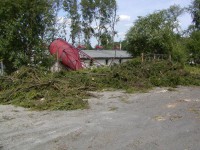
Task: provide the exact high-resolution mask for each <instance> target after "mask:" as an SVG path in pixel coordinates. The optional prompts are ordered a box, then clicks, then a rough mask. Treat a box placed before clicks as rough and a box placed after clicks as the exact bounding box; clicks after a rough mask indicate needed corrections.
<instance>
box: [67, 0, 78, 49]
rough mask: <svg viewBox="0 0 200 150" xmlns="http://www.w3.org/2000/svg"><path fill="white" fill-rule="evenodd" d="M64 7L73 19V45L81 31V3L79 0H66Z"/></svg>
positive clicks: (71, 27)
mask: <svg viewBox="0 0 200 150" xmlns="http://www.w3.org/2000/svg"><path fill="white" fill-rule="evenodd" d="M63 8H64V10H65V11H66V12H67V15H68V17H69V18H70V19H71V24H70V29H71V35H70V37H71V40H72V45H74V44H75V42H76V41H75V40H76V38H77V37H78V35H79V34H80V32H81V27H80V14H79V12H78V10H79V4H78V1H77V0H64V1H63Z"/></svg>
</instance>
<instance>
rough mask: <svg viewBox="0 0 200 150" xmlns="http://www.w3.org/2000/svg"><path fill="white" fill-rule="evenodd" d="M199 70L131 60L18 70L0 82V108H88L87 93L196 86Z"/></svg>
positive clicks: (164, 63)
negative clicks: (53, 69)
mask: <svg viewBox="0 0 200 150" xmlns="http://www.w3.org/2000/svg"><path fill="white" fill-rule="evenodd" d="M199 70H200V69H199V68H193V67H192V68H191V67H188V66H186V67H184V66H182V65H181V64H178V63H172V62H168V61H159V62H150V63H149V62H146V63H145V62H144V63H141V62H140V60H139V59H133V60H132V61H128V62H126V63H123V64H121V65H115V66H112V67H110V68H108V67H103V68H96V69H92V70H90V69H85V70H81V71H76V72H75V71H72V72H67V71H65V72H64V71H62V72H60V73H54V74H53V73H51V72H49V71H47V70H42V69H40V68H28V67H22V68H21V69H19V70H18V71H17V72H15V73H13V74H11V75H9V76H3V77H1V78H0V104H13V105H17V106H23V107H26V108H31V109H36V110H73V109H85V108H88V102H87V101H86V100H83V99H87V98H88V97H90V96H91V94H89V93H88V91H97V90H99V91H100V90H105V89H109V90H111V89H121V90H125V91H127V92H128V93H131V92H138V91H147V90H148V89H151V88H152V87H155V86H166V87H172V88H173V87H176V86H177V85H197V86H199V85H200V71H199Z"/></svg>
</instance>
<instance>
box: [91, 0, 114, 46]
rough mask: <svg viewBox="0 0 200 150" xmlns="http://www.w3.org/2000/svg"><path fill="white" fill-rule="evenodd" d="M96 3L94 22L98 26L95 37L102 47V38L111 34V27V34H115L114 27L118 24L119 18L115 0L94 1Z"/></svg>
mask: <svg viewBox="0 0 200 150" xmlns="http://www.w3.org/2000/svg"><path fill="white" fill-rule="evenodd" d="M94 2H95V13H94V15H95V16H94V22H95V25H96V28H95V36H96V39H97V42H98V45H100V44H101V36H102V35H105V34H108V33H110V32H109V28H110V27H111V32H113V33H115V32H114V29H115V28H114V25H115V23H116V22H117V17H116V11H117V4H116V1H115V0H94ZM113 33H111V34H113ZM113 39H114V38H113Z"/></svg>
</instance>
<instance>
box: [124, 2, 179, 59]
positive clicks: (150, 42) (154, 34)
mask: <svg viewBox="0 0 200 150" xmlns="http://www.w3.org/2000/svg"><path fill="white" fill-rule="evenodd" d="M182 12H183V10H182V9H181V8H180V7H179V6H171V7H170V8H169V9H167V10H161V11H156V12H154V13H153V14H149V15H147V16H145V17H138V19H137V20H136V21H135V23H134V26H133V27H131V28H130V30H129V31H128V33H127V34H126V41H127V48H128V50H129V51H130V52H131V53H132V54H133V55H134V56H137V55H140V54H141V53H142V52H145V53H157V54H171V53H172V51H173V46H174V44H175V43H176V40H177V39H178V38H179V37H180V35H179V33H178V31H179V30H178V29H179V24H178V21H177V18H178V17H179V16H180V15H181V14H182ZM174 31H176V33H175V32H174Z"/></svg>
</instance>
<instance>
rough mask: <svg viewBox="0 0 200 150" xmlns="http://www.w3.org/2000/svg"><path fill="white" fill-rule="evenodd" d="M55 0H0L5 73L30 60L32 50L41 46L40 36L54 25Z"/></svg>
mask: <svg viewBox="0 0 200 150" xmlns="http://www.w3.org/2000/svg"><path fill="white" fill-rule="evenodd" d="M57 2H58V1H53V0H32V1H29V0H15V1H14V0H5V1H0V6H1V7H0V19H1V24H0V56H1V57H3V59H4V60H3V61H4V64H5V65H6V69H7V71H8V72H11V71H12V70H14V69H16V68H17V67H18V66H20V65H23V64H28V63H31V57H33V55H34V53H33V52H34V51H33V50H35V51H37V50H38V49H41V48H42V47H44V42H43V41H44V38H45V37H46V34H49V32H50V31H51V30H50V29H51V26H52V25H53V24H54V18H55V7H56V6H57Z"/></svg>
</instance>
